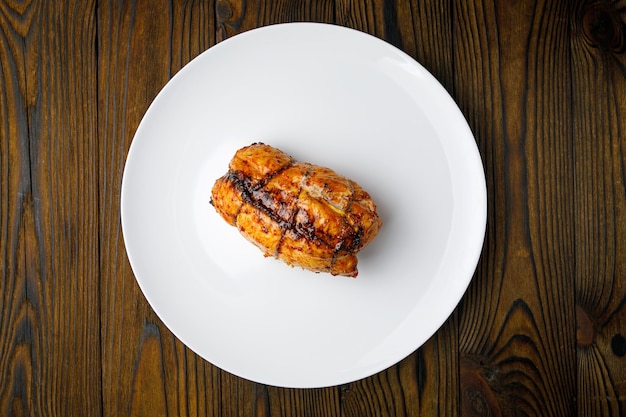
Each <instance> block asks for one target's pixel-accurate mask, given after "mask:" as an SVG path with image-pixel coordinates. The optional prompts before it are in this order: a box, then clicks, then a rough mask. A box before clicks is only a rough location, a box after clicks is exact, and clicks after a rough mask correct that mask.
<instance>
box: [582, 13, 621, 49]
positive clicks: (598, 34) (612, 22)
mask: <svg viewBox="0 0 626 417" xmlns="http://www.w3.org/2000/svg"><path fill="white" fill-rule="evenodd" d="M623 14H624V12H623V11H622V10H616V9H615V6H614V5H613V3H612V2H596V3H593V4H590V5H588V6H586V7H584V8H583V9H582V17H581V24H582V30H583V33H584V35H585V38H587V41H588V42H589V44H590V45H592V46H594V47H596V48H598V49H601V50H603V51H609V52H613V53H617V54H619V53H623V52H625V51H626V23H624V21H623V19H622V18H623V16H622V15H623Z"/></svg>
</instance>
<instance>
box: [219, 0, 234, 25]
mask: <svg viewBox="0 0 626 417" xmlns="http://www.w3.org/2000/svg"><path fill="white" fill-rule="evenodd" d="M215 15H216V18H217V22H218V24H223V23H225V22H228V21H229V20H230V18H231V17H233V8H232V5H231V4H230V3H229V2H228V1H226V0H218V2H217V4H216V5H215Z"/></svg>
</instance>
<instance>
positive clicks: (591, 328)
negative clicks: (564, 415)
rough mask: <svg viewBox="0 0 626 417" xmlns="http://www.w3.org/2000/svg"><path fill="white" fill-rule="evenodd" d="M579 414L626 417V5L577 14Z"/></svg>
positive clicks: (588, 5) (589, 6)
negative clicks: (624, 416) (625, 416)
mask: <svg viewBox="0 0 626 417" xmlns="http://www.w3.org/2000/svg"><path fill="white" fill-rule="evenodd" d="M572 27H573V34H572V42H571V47H572V80H573V82H572V86H573V89H572V102H573V105H574V109H573V115H574V147H575V148H574V149H575V160H576V168H575V173H576V176H575V183H576V188H575V207H576V211H575V216H576V225H577V228H576V242H577V245H576V271H575V273H576V303H577V312H578V317H577V324H578V334H577V339H578V349H577V354H578V405H579V408H578V410H579V412H578V415H579V416H623V415H626V356H625V355H626V279H625V278H626V257H625V254H626V135H625V134H624V132H626V2H624V1H621V2H620V1H617V2H592V1H579V2H577V7H576V8H574V9H573V10H572Z"/></svg>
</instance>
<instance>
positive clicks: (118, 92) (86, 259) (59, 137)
mask: <svg viewBox="0 0 626 417" xmlns="http://www.w3.org/2000/svg"><path fill="white" fill-rule="evenodd" d="M290 21H317V22H329V23H336V24H340V25H343V26H348V27H352V28H355V29H358V30H361V31H364V32H367V33H370V34H373V35H374V36H377V37H379V38H381V39H384V40H386V41H387V42H389V43H391V44H392V45H395V46H397V47H398V48H400V49H402V50H404V51H405V52H407V53H408V54H409V55H411V56H413V57H415V58H416V59H417V60H418V61H419V62H420V63H422V65H424V66H425V67H426V68H427V69H428V70H429V71H431V72H432V73H433V74H434V75H435V77H436V78H437V79H438V80H439V81H440V82H441V83H442V84H443V86H444V87H445V88H446V89H447V90H448V91H449V92H450V93H451V95H452V96H453V98H454V99H455V100H456V102H457V103H458V104H459V106H460V108H461V110H462V112H463V113H464V115H465V116H466V118H467V120H468V122H469V124H470V127H471V128H472V130H473V132H474V134H475V136H476V140H477V143H478V146H479V150H480V154H481V156H482V158H483V163H484V168H485V173H486V179H487V185H488V211H489V214H488V224H487V235H486V240H485V244H484V248H483V253H482V257H481V260H480V263H479V265H478V268H477V271H476V274H475V277H474V280H473V282H472V284H471V285H470V288H469V289H468V292H467V294H466V296H465V297H464V299H463V301H462V303H461V305H460V306H459V308H457V310H456V311H455V312H454V313H453V314H452V316H451V317H450V318H449V319H448V321H447V322H446V323H445V324H444V325H443V326H442V327H441V329H440V330H439V331H438V332H437V333H436V334H435V335H434V336H433V337H432V338H431V339H430V340H429V341H428V342H427V343H426V344H424V345H423V346H422V347H421V348H419V349H418V350H417V351H416V352H414V353H412V354H411V355H409V356H408V357H407V358H405V359H404V360H402V361H401V362H400V363H398V364H397V365H394V366H392V367H390V368H388V369H386V370H384V371H382V372H380V373H378V374H376V375H373V376H371V377H369V378H365V379H363V380H360V381H355V382H353V383H350V384H345V385H342V386H338V387H331V388H324V389H307V390H300V389H286V388H278V387H271V386H266V385H263V384H257V383H253V382H250V381H247V380H244V379H241V378H238V377H236V376H234V375H231V374H229V373H228V372H225V371H223V370H221V369H219V368H217V367H215V366H213V365H212V364H210V363H208V362H206V361H204V360H203V359H201V358H200V357H199V356H197V355H195V354H194V353H193V352H192V351H190V350H189V349H188V348H186V347H185V346H184V345H183V344H182V343H181V342H180V341H178V340H177V339H176V338H175V337H174V336H173V335H172V333H171V332H170V331H169V330H168V329H167V328H166V327H165V326H164V325H163V323H162V322H161V321H160V320H159V318H158V317H157V316H156V315H155V313H154V312H153V311H152V309H151V308H150V306H149V304H148V303H147V301H146V300H145V298H144V297H143V295H142V293H141V291H140V290H139V287H138V286H137V284H136V281H135V278H134V276H133V273H132V271H131V269H130V265H129V263H128V260H127V257H126V253H125V249H124V244H123V240H122V234H121V227H120V221H119V217H120V212H119V203H120V199H119V198H120V195H119V193H120V185H121V179H122V172H123V167H124V163H125V160H126V155H127V152H128V148H129V146H130V143H131V141H132V138H133V135H134V133H135V131H136V129H137V126H138V124H139V122H140V120H141V118H142V117H143V115H144V113H145V111H146V109H147V107H148V106H149V104H150V103H151V102H152V100H153V99H154V98H155V97H156V95H157V93H158V92H159V91H160V89H161V88H162V87H163V86H164V85H165V84H166V83H167V81H168V80H169V79H170V78H171V77H172V76H173V75H174V74H176V73H177V72H178V71H179V70H180V69H181V68H182V67H183V66H184V65H185V64H186V63H188V62H189V61H190V60H191V59H193V58H194V57H195V56H197V55H198V54H200V53H201V52H203V51H204V50H206V49H207V48H209V47H210V46H212V45H214V44H216V43H217V42H219V41H221V40H224V39H226V38H228V37H231V36H234V35H235V34H237V33H241V32H243V31H245V30H250V29H253V28H256V27H259V26H263V25H268V24H273V23H279V22H290ZM625 132H626V0H569V1H566V2H560V1H549V0H518V1H506V0H471V1H465V0H452V1H443V2H441V1H436V0H406V1H403V0H371V1H358V0H320V1H317V0H276V1H272V0H123V1H122V0H97V1H92V0H86V1H81V2H79V1H75V0H68V1H52V0H0V415H1V416H22V415H32V416H66V415H67V416H83V415H89V416H101V415H104V416H143V415H149V416H160V415H167V416H213V417H218V416H220V417H221V416H226V417H242V416H255V417H285V416H290V417H291V416H293V417H299V416H307V417H310V416H333V417H334V416H344V417H353V416H368V417H370V416H394V417H395V416H398V417H400V416H456V415H462V416H484V415H491V416H518V415H522V416H574V415H576V416H581V417H587V416H593V417H595V416H600V417H624V416H626V307H625V306H626V134H625Z"/></svg>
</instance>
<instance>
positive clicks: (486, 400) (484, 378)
mask: <svg viewBox="0 0 626 417" xmlns="http://www.w3.org/2000/svg"><path fill="white" fill-rule="evenodd" d="M496 372H497V371H495V370H493V369H489V367H488V366H486V365H485V364H484V363H483V362H482V361H481V360H480V359H478V358H467V357H466V358H464V359H463V360H462V361H461V392H462V396H461V407H462V410H463V413H462V414H463V415H464V416H480V417H502V411H501V409H500V404H499V403H498V399H497V397H496V395H495V393H494V391H493V390H492V388H491V385H490V384H491V383H494V384H496V385H498V382H497V381H495V380H496V379H497V378H496V377H495V374H496Z"/></svg>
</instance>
